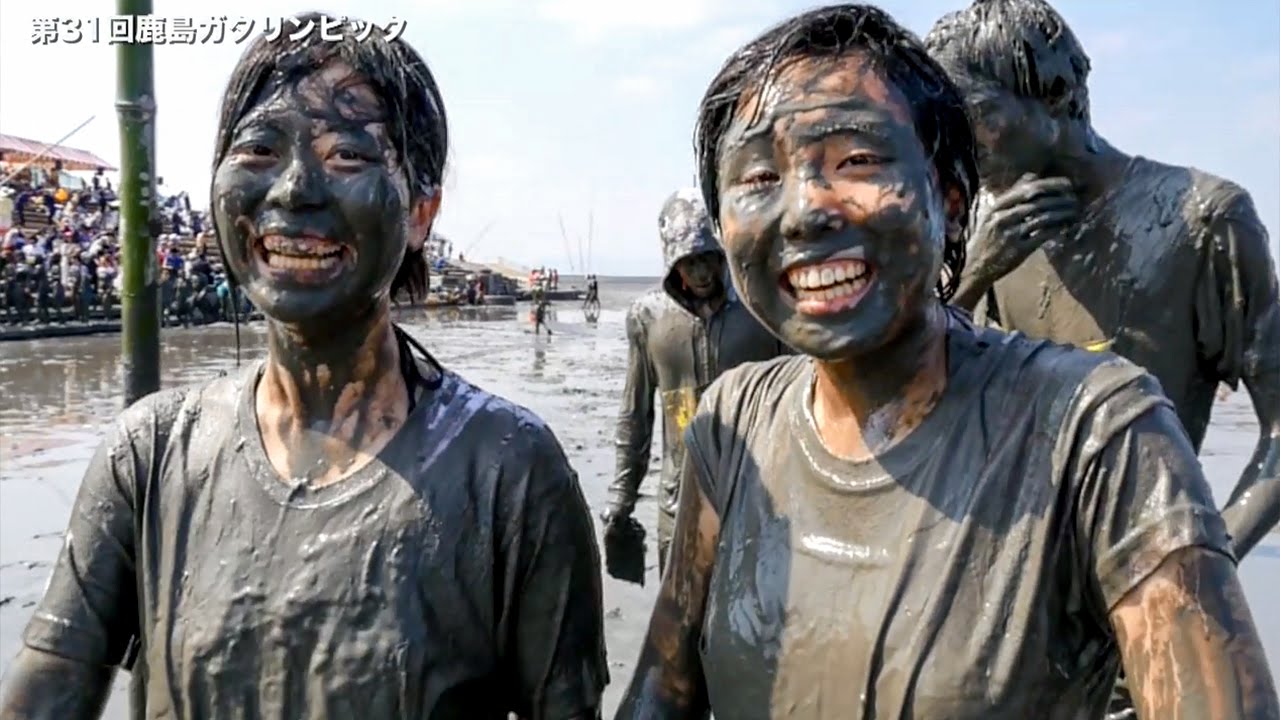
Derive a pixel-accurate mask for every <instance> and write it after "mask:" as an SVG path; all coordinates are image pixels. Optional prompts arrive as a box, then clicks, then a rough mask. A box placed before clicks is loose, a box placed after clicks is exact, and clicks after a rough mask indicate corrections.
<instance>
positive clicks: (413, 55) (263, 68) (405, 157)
mask: <svg viewBox="0 0 1280 720" xmlns="http://www.w3.org/2000/svg"><path fill="white" fill-rule="evenodd" d="M297 20H298V22H299V23H301V26H307V25H309V24H312V23H314V25H315V26H320V25H322V24H323V25H324V26H325V27H329V26H330V25H332V24H333V23H334V21H335V20H340V19H339V18H335V17H333V16H332V15H328V14H325V13H319V12H311V13H305V14H302V15H298V16H297ZM322 20H323V21H324V23H322V22H321V21H322ZM352 22H359V21H353V20H350V19H347V20H346V21H343V22H341V23H340V24H339V28H340V30H341V33H342V39H341V40H337V41H332V40H325V39H324V38H323V37H322V35H321V33H319V32H314V33H310V34H308V35H307V36H306V37H304V38H302V39H300V40H290V39H289V33H288V32H287V31H286V32H284V33H281V34H280V35H279V36H278V37H276V38H274V39H268V38H267V37H266V36H265V35H261V36H259V37H258V38H257V40H255V41H254V42H253V44H252V45H250V46H249V48H248V49H247V50H245V52H244V55H242V56H241V57H240V62H238V63H237V64H236V67H235V70H233V71H232V72H231V79H230V80H229V81H228V82H227V89H226V91H225V92H224V93H223V95H222V113H221V116H220V117H219V118H218V137H217V141H216V143H215V144H214V153H213V172H214V173H215V174H216V173H217V170H218V166H219V165H220V164H221V163H222V160H223V158H225V157H226V154H227V151H228V150H229V149H230V148H231V141H232V140H233V139H234V133H235V128H236V124H237V123H239V122H240V120H241V118H243V117H244V116H245V114H246V113H248V112H249V110H250V109H252V108H253V106H254V105H256V104H257V103H258V102H260V101H261V100H262V97H261V95H262V93H263V91H264V90H265V89H266V88H267V87H268V85H269V84H270V83H271V82H272V81H277V82H285V83H290V82H296V81H299V80H301V79H303V78H304V77H306V76H308V75H310V74H311V73H313V72H315V71H316V70H317V69H319V68H321V67H323V66H324V65H325V64H326V63H328V62H330V61H334V60H339V61H343V62H345V63H347V64H348V65H350V66H351V68H352V69H353V70H354V71H355V72H356V73H358V74H359V75H361V76H362V77H363V78H364V79H366V80H368V82H369V84H370V86H371V87H372V88H373V90H374V92H375V93H376V94H377V96H378V98H379V99H380V100H381V101H382V102H383V104H384V105H385V107H386V112H387V134H388V136H389V137H390V139H391V142H392V144H393V145H394V147H395V149H396V153H397V155H398V156H399V160H400V165H401V167H402V168H403V169H404V171H405V172H406V173H407V174H408V176H409V195H410V199H411V200H412V201H417V200H419V199H421V198H423V197H426V196H428V195H429V194H431V193H433V192H438V190H439V187H440V185H441V183H442V182H443V180H444V171H445V163H446V160H447V155H448V148H449V125H448V121H447V118H446V116H445V110H444V100H443V98H441V96H440V88H439V86H437V85H436V80H435V77H434V76H432V74H431V70H430V69H429V68H428V67H427V63H426V61H425V60H423V59H422V56H421V55H419V54H418V53H417V51H416V50H414V49H413V48H412V47H410V45H409V44H408V43H407V42H405V41H403V40H402V39H400V38H397V39H395V40H391V41H388V40H387V39H386V38H384V37H383V36H382V33H380V32H378V31H376V30H375V31H374V32H372V33H369V35H368V37H366V38H363V39H361V38H360V37H358V36H357V35H356V34H355V32H354V28H353V26H352V25H351V24H350V23H352ZM210 194H212V193H210ZM213 224H214V230H215V231H218V227H217V216H216V214H215V215H214V220H213ZM428 232H430V230H429V229H428ZM220 234H221V233H220V232H219V235H220ZM424 240H425V238H424ZM427 270H428V266H427V258H426V243H425V242H424V243H423V246H422V248H420V249H418V250H416V251H415V250H414V249H413V248H412V247H410V248H408V249H406V251H405V256H404V260H403V261H402V262H401V263H400V268H399V270H397V271H396V276H395V279H394V280H393V281H392V283H391V296H392V297H395V296H396V295H397V293H399V292H400V291H401V290H404V291H406V292H407V293H408V294H409V296H410V297H411V298H417V297H420V296H422V295H425V294H426V290H427ZM227 278H228V281H231V280H233V278H232V276H231V274H230V273H229V272H228V274H227Z"/></svg>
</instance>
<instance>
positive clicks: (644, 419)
mask: <svg viewBox="0 0 1280 720" xmlns="http://www.w3.org/2000/svg"><path fill="white" fill-rule="evenodd" d="M658 234H659V236H660V238H661V240H662V256H663V268H664V275H663V280H662V285H661V287H658V288H654V289H652V290H650V291H648V292H647V293H645V294H644V295H641V296H640V297H639V298H637V299H636V300H635V302H633V303H632V305H631V307H630V309H629V310H628V311H627V320H626V326H627V339H628V341H629V345H630V351H629V361H628V367H627V379H626V386H625V389H624V390H623V396H622V409H621V412H620V413H619V416H618V426H617V434H616V446H617V475H616V476H615V478H614V481H613V484H612V485H611V486H610V488H609V500H610V505H611V507H613V508H622V509H625V510H627V511H630V510H631V509H632V508H633V507H634V506H635V502H636V496H637V493H638V491H639V487H640V482H641V481H642V480H643V479H644V476H645V473H646V472H647V471H648V468H649V453H650V446H651V442H652V438H653V421H654V403H655V399H654V396H655V394H656V395H657V396H658V402H659V403H660V404H661V407H662V421H663V426H662V429H663V432H662V438H663V443H662V445H663V447H662V474H661V477H660V483H659V509H660V514H659V524H658V541H659V548H660V550H662V551H664V552H663V553H662V554H665V547H666V543H667V542H668V540H669V538H670V535H671V530H672V528H673V527H674V519H675V511H676V493H677V490H678V489H679V473H680V467H681V465H682V464H683V462H684V453H685V448H684V429H685V426H686V425H687V424H688V423H689V420H690V419H691V418H692V417H693V412H694V410H695V409H696V408H697V406H698V399H699V398H700V397H701V395H702V391H703V390H704V389H706V387H707V386H708V385H710V384H711V381H712V380H715V379H716V378H717V377H718V376H719V375H720V374H721V373H723V372H724V371H725V370H728V369H730V368H732V367H734V366H736V365H739V364H741V363H744V362H751V361H757V360H768V359H770V358H773V357H776V356H778V355H781V354H786V353H788V352H790V351H789V350H788V349H787V348H786V346H785V345H783V344H782V343H781V342H780V341H779V340H778V339H777V338H775V337H774V336H773V335H771V334H770V333H769V331H767V330H765V328H764V327H763V326H762V325H760V324H759V323H758V322H757V321H756V319H755V318H754V317H752V316H751V314H750V313H749V312H748V311H747V309H746V307H745V306H744V305H743V304H742V303H741V302H740V301H739V300H738V297H737V295H736V294H735V293H734V290H733V286H732V285H731V284H730V282H729V278H728V275H727V273H726V276H725V277H724V278H722V283H723V286H724V289H725V294H726V297H725V299H724V302H723V304H722V305H721V306H720V308H719V309H718V310H717V311H716V312H715V313H714V314H713V315H711V316H710V317H708V318H706V319H705V320H704V319H703V318H702V317H700V316H699V315H698V314H697V313H696V312H695V310H694V302H693V299H692V298H691V297H690V296H689V295H688V293H687V292H686V291H685V290H684V288H683V282H682V281H681V279H680V274H679V273H678V272H677V271H676V264H677V263H679V262H680V261H681V260H682V259H684V258H686V257H690V256H693V255H698V254H700V253H705V252H716V253H723V250H722V249H721V247H720V243H719V241H718V240H717V239H716V235H715V232H714V230H713V229H712V227H711V222H710V218H709V217H708V216H707V211H706V207H705V205H704V204H703V202H702V198H701V196H700V195H699V194H698V191H697V190H694V189H685V190H681V191H679V192H677V193H675V194H674V195H672V196H671V197H670V198H668V199H667V202H666V203H665V204H664V205H663V208H662V213H661V215H660V216H659V221H658Z"/></svg>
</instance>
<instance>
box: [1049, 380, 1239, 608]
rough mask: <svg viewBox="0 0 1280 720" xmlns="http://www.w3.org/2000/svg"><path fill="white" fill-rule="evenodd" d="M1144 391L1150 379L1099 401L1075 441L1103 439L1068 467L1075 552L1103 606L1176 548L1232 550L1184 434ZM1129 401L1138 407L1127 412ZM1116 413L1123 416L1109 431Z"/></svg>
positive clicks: (1164, 406) (1151, 385)
mask: <svg viewBox="0 0 1280 720" xmlns="http://www.w3.org/2000/svg"><path fill="white" fill-rule="evenodd" d="M1152 393H1155V394H1158V393H1159V389H1158V386H1157V385H1156V384H1155V382H1154V381H1153V380H1150V379H1149V378H1144V379H1143V381H1142V382H1139V383H1136V384H1135V386H1131V387H1130V388H1127V389H1126V390H1125V391H1122V392H1119V393H1117V394H1116V395H1114V396H1112V397H1111V398H1109V399H1107V400H1106V401H1104V402H1103V404H1102V406H1101V407H1100V408H1099V409H1098V410H1097V411H1095V412H1094V413H1093V415H1092V418H1091V419H1090V420H1089V421H1088V422H1089V423H1090V425H1091V427H1090V428H1088V430H1087V431H1086V432H1085V433H1084V435H1085V439H1084V440H1082V445H1083V446H1087V445H1088V444H1089V442H1090V440H1092V439H1094V438H1098V437H1099V436H1100V435H1101V436H1103V437H1105V438H1107V439H1105V441H1104V442H1102V443H1100V444H1099V450H1098V451H1097V452H1096V453H1093V454H1092V455H1090V454H1088V453H1087V452H1081V453H1080V454H1079V458H1080V459H1079V464H1078V465H1077V468H1078V472H1073V474H1074V475H1077V477H1078V481H1079V485H1078V494H1077V505H1076V518H1077V527H1076V533H1077V538H1078V541H1079V543H1078V544H1079V547H1080V548H1082V554H1083V556H1084V557H1082V558H1080V560H1081V561H1082V565H1084V570H1085V572H1086V573H1087V574H1089V575H1091V576H1092V577H1093V578H1094V579H1095V581H1096V582H1095V583H1093V585H1094V589H1095V591H1096V597H1095V600H1097V601H1098V603H1100V605H1101V607H1100V608H1098V609H1099V610H1100V611H1102V612H1103V613H1104V614H1109V613H1110V611H1111V610H1112V609H1113V608H1114V607H1115V606H1116V605H1117V604H1118V603H1119V602H1120V601H1121V600H1122V599H1123V598H1124V596H1125V595H1126V594H1127V593H1128V592H1129V591H1130V590H1132V589H1133V588H1135V587H1137V585H1138V584H1139V583H1141V582H1142V581H1143V580H1145V579H1146V578H1147V577H1148V576H1149V575H1151V574H1152V573H1153V572H1154V571H1155V570H1156V569H1157V568H1158V567H1159V566H1160V564H1161V563H1162V562H1163V561H1164V560H1165V558H1167V557H1169V556H1170V555H1171V554H1173V553H1174V552H1176V551H1178V550H1182V549H1185V548H1190V547H1201V548H1205V549H1207V550H1212V551H1215V552H1220V553H1222V554H1223V555H1226V556H1227V557H1233V556H1232V553H1231V541H1230V538H1229V537H1228V535H1227V530H1226V526H1225V524H1224V523H1223V521H1222V518H1221V516H1219V515H1218V511H1217V509H1216V507H1215V506H1214V503H1213V495H1212V492H1211V491H1210V489H1209V484H1208V482H1206V480H1205V478H1204V474H1203V472H1202V471H1201V469H1200V461H1199V459H1198V458H1197V457H1196V453H1195V450H1194V448H1192V446H1191V441H1190V440H1189V439H1188V438H1187V435H1186V432H1185V431H1184V430H1183V428H1182V425H1181V424H1180V422H1179V421H1178V416H1177V415H1176V414H1175V413H1174V411H1173V408H1172V406H1171V405H1169V404H1168V403H1167V402H1165V401H1163V400H1162V399H1161V401H1158V402H1151V395H1152ZM1135 406H1145V407H1146V409H1145V410H1143V411H1141V412H1140V414H1137V415H1136V416H1133V415H1132V411H1131V408H1133V407H1135ZM1117 417H1124V418H1126V421H1125V423H1124V424H1123V425H1121V426H1120V427H1119V428H1118V429H1117V431H1115V432H1112V431H1110V428H1109V426H1110V425H1112V424H1113V420H1114V419H1115V418H1117ZM1130 418H1131V419H1130ZM1233 559H1234V558H1233Z"/></svg>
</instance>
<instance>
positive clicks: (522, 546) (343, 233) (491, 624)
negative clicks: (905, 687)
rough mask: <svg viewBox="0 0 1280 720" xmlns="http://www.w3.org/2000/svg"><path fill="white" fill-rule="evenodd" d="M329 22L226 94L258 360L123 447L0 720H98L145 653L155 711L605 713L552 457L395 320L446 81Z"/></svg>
mask: <svg viewBox="0 0 1280 720" xmlns="http://www.w3.org/2000/svg"><path fill="white" fill-rule="evenodd" d="M323 17H324V16H319V15H315V14H309V15H305V16H303V17H301V18H300V21H301V22H302V23H306V24H311V23H318V22H319V21H320V20H321V19H322V18H323ZM324 19H325V23H326V25H327V24H328V22H329V20H328V19H327V18H324ZM334 24H335V25H338V22H337V21H334ZM342 27H344V28H345V29H343V30H342V32H343V37H342V39H341V40H340V41H337V42H330V41H326V40H323V39H321V38H320V37H319V34H312V35H310V36H309V37H308V38H307V39H306V40H303V41H295V42H290V41H289V40H288V39H287V37H283V38H280V39H277V40H274V41H273V40H268V39H267V38H265V37H261V38H259V39H258V40H256V41H255V42H254V43H253V44H252V45H251V46H250V47H249V49H248V50H247V51H246V52H245V54H244V56H243V57H242V58H241V60H240V62H239V64H238V65H237V66H236V68H235V70H234V71H233V74H232V77H231V80H230V84H229V86H228V88H227V91H226V94H225V96H224V100H223V107H222V115H221V118H220V122H219V133H218V141H217V145H216V151H215V152H216V157H215V162H214V178H213V184H212V196H213V207H214V218H215V224H216V230H217V234H218V239H219V242H220V245H221V249H222V256H223V258H224V259H225V262H226V266H227V269H228V270H229V272H230V273H231V274H232V275H233V276H234V278H235V279H236V281H237V282H238V283H239V284H240V285H241V286H242V287H244V288H245V289H246V291H247V293H248V295H249V297H251V298H252V299H253V302H254V304H255V305H256V306H257V308H258V309H259V310H261V311H262V312H263V314H264V315H266V317H267V323H268V324H267V341H268V352H267V357H266V359H265V360H264V361H260V362H257V363H254V364H253V366H252V367H248V368H246V369H245V371H243V372H240V373H236V374H234V375H233V376H228V377H223V378H219V379H216V380H213V381H211V382H209V383H207V384H204V385H202V386H196V387H188V388H181V389H170V390H165V391H162V392H160V393H157V394H155V395H152V396H150V397H148V398H145V399H143V400H142V401H141V402H139V403H137V404H136V405H134V406H133V407H131V408H129V410H127V411H126V412H125V413H124V415H123V417H122V418H121V419H120V421H119V422H118V423H116V425H115V427H114V429H113V430H111V431H110V433H109V435H108V437H107V439H106V441H105V442H104V443H103V445H102V446H101V447H100V449H99V450H98V452H97V454H96V455H95V456H94V457H93V459H92V460H91V461H90V464H89V469H88V471H87V474H86V476H85V479H84V482H83V484H82V486H81V488H80V491H79V496H78V497H77V500H76V504H75V507H74V509H73V512H72V518H71V523H70V526H69V529H68V531H67V534H66V542H65V544H64V547H63V550H62V553H61V555H60V557H59V559H58V561H57V565H56V568H55V569H54V572H53V577H52V579H51V580H50V583H49V586H48V590H47V592H46V593H45V596H44V599H43V600H42V601H41V603H40V605H39V607H38V608H37V609H36V611H35V614H34V616H33V617H32V619H31V621H30V623H29V625H28V627H27V629H26V632H25V634H24V636H23V639H24V643H25V646H24V648H23V649H22V650H21V652H20V654H19V656H18V658H17V660H16V661H15V664H14V666H13V670H12V671H11V673H10V677H9V678H8V682H7V683H6V687H5V690H4V694H3V700H2V701H0V717H5V718H11V717H20V718H48V719H49V720H54V719H56V720H79V719H81V718H93V717H96V716H97V715H98V714H99V712H100V708H101V707H102V703H103V701H104V699H105V697H106V695H107V693H108V691H109V689H110V687H111V677H112V670H113V666H115V665H117V664H119V663H120V662H121V660H122V659H123V658H124V657H125V654H126V648H127V647H129V646H130V639H131V638H134V639H136V642H137V645H138V647H139V654H138V660H139V665H138V667H136V668H135V671H134V672H135V681H136V682H138V683H141V687H142V691H141V693H140V695H142V696H143V697H145V703H146V708H145V713H146V715H145V716H146V717H181V718H186V719H187V720H196V719H198V718H223V717H237V718H248V719H252V718H300V719H303V718H315V719H319V718H367V719H369V720H374V719H377V720H400V719H401V718H428V717H430V718H468V719H470V718H477V719H487V720H498V719H502V720H505V719H506V718H507V717H508V712H509V711H510V712H514V713H515V714H516V715H518V716H519V717H521V718H546V719H547V720H552V719H561V718H563V719H568V718H584V719H591V718H597V717H598V716H599V709H598V708H599V703H600V697H601V691H602V689H603V687H604V685H605V683H606V681H607V674H608V673H607V669H606V665H605V657H604V652H605V651H604V639H603V616H602V610H601V586H600V569H599V555H598V552H597V550H596V547H595V540H594V533H593V530H592V521H591V517H590V515H589V512H588V510H587V506H586V503H585V501H584V500H583V497H582V493H581V489H580V488H579V484H578V480H577V477H576V475H575V474H574V472H573V470H572V469H571V468H570V466H569V464H568V462H567V461H566V459H565V456H564V453H563V451H562V449H561V446H560V444H559V442H558V441H557V439H556V437H555V435H554V434H553V433H552V431H551V430H550V429H548V428H547V426H546V425H544V424H543V422H542V421H541V420H540V419H539V418H537V417H536V416H534V415H533V414H531V413H530V412H529V411H527V410H525V409H523V408H521V407H518V406H516V405H513V404H512V403H510V402H508V401H506V400H503V399H502V398H499V397H496V396H493V395H490V394H488V393H486V392H485V391H483V390H481V389H479V388H477V387H475V386H473V385H471V384H470V383H468V382H467V381H466V380H464V379H462V378H461V377H460V376H458V375H457V374H455V373H453V372H451V371H449V370H446V369H445V368H443V367H441V366H440V364H439V363H437V362H436V361H435V360H434V359H433V358H432V357H431V356H430V355H429V354H428V353H427V352H426V350H424V349H423V348H422V346H421V345H419V344H418V343H417V342H416V341H414V340H412V339H411V338H410V337H409V336H408V335H407V334H405V332H404V331H403V330H401V329H400V328H398V327H397V326H395V325H394V324H392V322H391V319H390V309H389V308H390V292H391V290H392V289H393V288H394V289H400V288H401V287H402V285H403V283H405V282H409V283H416V285H417V287H413V288H412V290H413V291H414V293H415V294H416V293H420V292H422V290H423V289H424V288H422V287H421V285H422V282H421V280H420V279H422V278H425V273H424V272H423V268H422V267H421V266H420V265H419V263H421V262H422V261H423V260H422V255H421V253H420V252H418V250H419V249H420V248H421V243H422V242H423V239H424V238H426V237H427V236H428V232H429V230H430V227H431V224H432V220H433V218H434V217H435V215H436V211H437V209H438V208H439V204H440V181H441V178H442V177H443V175H444V170H445V167H444V164H445V155H446V148H447V133H446V123H445V112H444V107H443V105H442V100H441V98H440V95H439V91H438V90H437V86H436V83H435V80H434V79H433V78H432V76H431V73H430V71H429V70H428V68H427V66H426V64H425V63H424V62H423V60H422V58H421V57H419V55H418V54H417V52H415V51H414V50H413V49H412V48H411V47H409V45H408V44H406V43H405V42H403V41H401V40H396V41H392V42H388V41H387V40H385V39H382V38H380V36H379V35H378V34H377V33H375V34H374V35H372V36H371V37H370V38H368V39H365V40H360V39H358V38H357V36H356V35H355V34H354V33H355V32H356V31H355V30H354V29H352V28H351V27H350V26H346V25H345V24H344V25H343V26H342ZM415 266H416V267H415ZM139 672H140V673H141V676H140V677H139V676H138V673H139ZM135 687H137V686H135ZM138 716H139V717H141V716H143V713H142V712H139V713H138Z"/></svg>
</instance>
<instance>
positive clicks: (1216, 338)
mask: <svg viewBox="0 0 1280 720" xmlns="http://www.w3.org/2000/svg"><path fill="white" fill-rule="evenodd" d="M1217 195H1218V197H1219V198H1220V199H1218V201H1217V202H1212V203H1210V204H1209V207H1210V208H1211V209H1210V212H1209V214H1208V215H1207V216H1206V217H1204V218H1202V223H1203V225H1202V227H1203V229H1202V232H1203V233H1205V236H1204V237H1203V239H1202V247H1203V248H1204V253H1205V254H1204V257H1203V259H1202V261H1201V265H1200V271H1199V275H1198V279H1197V284H1196V293H1195V320H1196V322H1195V334H1196V343H1197V346H1198V350H1199V354H1200V356H1201V358H1203V359H1204V361H1205V362H1206V364H1207V365H1208V366H1209V367H1212V368H1214V370H1215V371H1216V373H1217V376H1218V379H1219V380H1220V381H1221V382H1224V383H1226V384H1228V385H1230V386H1231V387H1232V388H1233V389H1234V388H1235V387H1236V386H1237V383H1238V382H1239V380H1240V379H1241V378H1242V377H1249V376H1256V375H1258V374H1259V373H1261V372H1263V371H1264V370H1270V369H1274V368H1276V367H1277V366H1280V338H1278V337H1276V334H1277V328H1280V299H1278V297H1277V292H1278V291H1277V283H1276V270H1275V264H1274V261H1273V260H1272V258H1271V252H1270V250H1269V248H1268V247H1267V245H1268V241H1267V231H1266V228H1265V227H1263V225H1262V221H1261V220H1260V219H1259V218H1258V212H1257V210H1256V209H1255V208H1254V205H1253V201H1252V200H1251V199H1250V198H1249V195H1248V193H1246V192H1245V191H1244V190H1242V189H1240V188H1238V187H1236V186H1234V185H1231V184H1230V183H1224V186H1223V188H1222V189H1221V191H1220V192H1219V193H1217Z"/></svg>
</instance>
